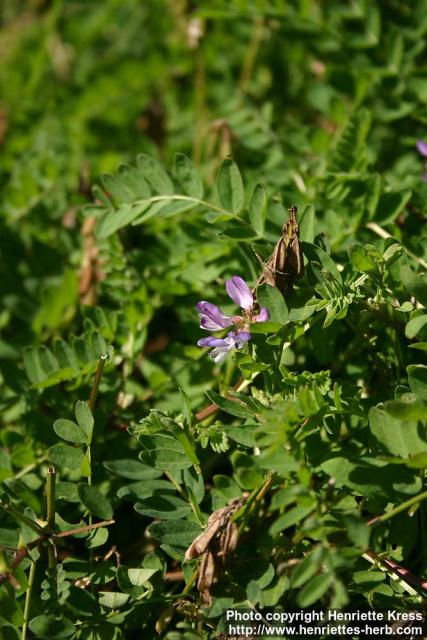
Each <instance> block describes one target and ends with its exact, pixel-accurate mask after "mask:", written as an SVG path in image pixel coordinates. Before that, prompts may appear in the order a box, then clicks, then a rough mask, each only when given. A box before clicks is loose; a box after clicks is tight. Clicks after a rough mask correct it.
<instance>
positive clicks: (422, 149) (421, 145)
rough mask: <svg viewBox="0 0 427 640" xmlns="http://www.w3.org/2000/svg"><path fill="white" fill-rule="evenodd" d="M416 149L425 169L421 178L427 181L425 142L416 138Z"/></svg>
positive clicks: (426, 150) (426, 143) (426, 146)
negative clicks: (421, 157) (422, 159)
mask: <svg viewBox="0 0 427 640" xmlns="http://www.w3.org/2000/svg"><path fill="white" fill-rule="evenodd" d="M417 149H418V152H419V153H420V154H421V155H422V156H423V158H424V171H425V173H423V176H422V177H423V180H425V181H426V182H427V142H424V140H418V142H417Z"/></svg>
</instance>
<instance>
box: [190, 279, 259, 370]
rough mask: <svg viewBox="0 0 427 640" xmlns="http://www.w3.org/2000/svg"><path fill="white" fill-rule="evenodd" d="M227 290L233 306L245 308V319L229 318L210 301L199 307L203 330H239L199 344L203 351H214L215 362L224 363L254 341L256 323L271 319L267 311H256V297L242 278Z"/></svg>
mask: <svg viewBox="0 0 427 640" xmlns="http://www.w3.org/2000/svg"><path fill="white" fill-rule="evenodd" d="M225 288H226V290H227V293H228V295H229V296H230V298H231V299H232V300H233V302H235V303H236V304H238V305H239V306H240V307H241V308H242V315H241V316H227V315H225V313H223V312H222V311H221V309H220V308H219V307H217V306H216V305H215V304H212V303H211V302H206V300H202V301H201V302H198V303H197V305H196V308H197V311H198V312H199V315H200V328H201V329H205V330H206V331H221V330H222V329H225V328H226V327H230V326H231V325H233V326H234V328H235V331H230V332H229V333H228V334H227V336H226V337H225V338H216V337H215V336H209V337H208V338H201V339H200V340H199V341H198V342H197V344H198V346H199V347H212V351H211V352H210V353H209V356H210V357H211V358H212V359H213V360H214V361H215V362H222V361H223V360H224V358H225V356H226V355H227V353H228V352H229V351H230V350H231V349H242V348H243V347H244V345H245V344H246V342H248V340H250V338H251V334H250V332H249V329H250V325H251V324H252V323H253V322H266V321H267V320H268V319H269V317H270V315H269V313H268V310H267V308H266V307H261V309H260V310H259V311H255V309H254V305H255V302H254V297H253V294H252V292H251V290H250V289H249V287H248V285H247V284H246V282H245V281H244V280H243V278H240V276H233V277H232V278H230V280H227V282H226V283H225Z"/></svg>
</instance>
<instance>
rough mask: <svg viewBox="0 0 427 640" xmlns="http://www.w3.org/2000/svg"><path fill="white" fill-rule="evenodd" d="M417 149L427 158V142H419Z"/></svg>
mask: <svg viewBox="0 0 427 640" xmlns="http://www.w3.org/2000/svg"><path fill="white" fill-rule="evenodd" d="M417 149H418V151H419V153H420V154H421V155H422V156H424V157H425V158H427V142H424V140H417Z"/></svg>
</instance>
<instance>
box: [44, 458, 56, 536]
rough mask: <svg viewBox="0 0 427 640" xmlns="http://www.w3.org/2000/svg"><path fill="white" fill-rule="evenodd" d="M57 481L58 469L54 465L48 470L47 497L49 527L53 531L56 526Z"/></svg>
mask: <svg viewBox="0 0 427 640" xmlns="http://www.w3.org/2000/svg"><path fill="white" fill-rule="evenodd" d="M55 481H56V469H55V467H54V466H53V465H52V466H50V467H49V468H48V470H47V478H46V496H47V510H46V511H47V526H48V527H49V528H50V529H51V528H53V527H54V525H55Z"/></svg>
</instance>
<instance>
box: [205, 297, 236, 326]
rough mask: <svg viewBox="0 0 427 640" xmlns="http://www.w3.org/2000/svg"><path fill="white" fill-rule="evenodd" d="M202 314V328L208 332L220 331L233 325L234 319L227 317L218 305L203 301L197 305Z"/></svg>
mask: <svg viewBox="0 0 427 640" xmlns="http://www.w3.org/2000/svg"><path fill="white" fill-rule="evenodd" d="M196 309H197V311H198V312H199V314H200V327H201V329H206V330H207V331H219V330H220V329H224V328H225V327H229V326H230V325H231V324H233V320H232V318H230V317H229V316H226V315H225V313H223V312H222V311H221V309H220V308H219V307H217V306H216V304H212V303H211V302H206V300H202V301H201V302H198V303H197V304H196Z"/></svg>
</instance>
